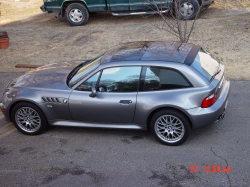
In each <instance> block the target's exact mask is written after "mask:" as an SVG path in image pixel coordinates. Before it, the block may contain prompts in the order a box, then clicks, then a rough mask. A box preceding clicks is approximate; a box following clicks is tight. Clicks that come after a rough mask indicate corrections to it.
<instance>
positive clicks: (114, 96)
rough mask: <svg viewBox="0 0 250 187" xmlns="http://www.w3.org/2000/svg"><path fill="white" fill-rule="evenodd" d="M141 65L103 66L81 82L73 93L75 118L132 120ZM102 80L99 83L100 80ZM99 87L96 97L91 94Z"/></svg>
mask: <svg viewBox="0 0 250 187" xmlns="http://www.w3.org/2000/svg"><path fill="white" fill-rule="evenodd" d="M140 72H141V67H138V66H131V67H113V68H107V69H104V70H102V71H100V72H98V73H96V74H95V75H93V76H92V77H91V78H89V79H88V80H87V81H85V82H83V83H82V84H80V85H79V86H78V87H77V88H76V89H75V90H74V91H73V92H72V93H71V95H70V98H69V107H70V111H71V115H72V118H73V119H74V120H77V121H83V122H99V123H123V124H124V123H132V122H133V119H134V112H135V106H136V97H137V90H138V84H139V77H140ZM98 82H99V83H98ZM92 87H96V88H97V93H96V96H95V97H90V96H89V95H90V94H91V88H92Z"/></svg>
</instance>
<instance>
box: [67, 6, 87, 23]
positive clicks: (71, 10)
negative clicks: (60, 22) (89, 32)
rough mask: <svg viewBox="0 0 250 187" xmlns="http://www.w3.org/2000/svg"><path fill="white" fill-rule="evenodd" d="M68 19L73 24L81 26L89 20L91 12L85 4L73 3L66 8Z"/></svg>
mask: <svg viewBox="0 0 250 187" xmlns="http://www.w3.org/2000/svg"><path fill="white" fill-rule="evenodd" d="M66 19H67V21H68V23H69V24H70V25H72V26H81V25H84V24H85V23H86V22H87V21H88V19H89V12H88V10H87V8H86V7H85V6H84V5H82V4H80V3H72V4H70V5H69V6H68V7H67V8H66Z"/></svg>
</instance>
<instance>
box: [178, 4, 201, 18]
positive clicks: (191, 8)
mask: <svg viewBox="0 0 250 187" xmlns="http://www.w3.org/2000/svg"><path fill="white" fill-rule="evenodd" d="M173 7H174V6H173ZM199 8H200V4H199V2H198V1H197V0H181V1H180V7H178V10H180V11H179V12H180V20H186V19H187V20H194V19H195V18H196V15H197V13H198V11H199Z"/></svg>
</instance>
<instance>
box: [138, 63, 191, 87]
mask: <svg viewBox="0 0 250 187" xmlns="http://www.w3.org/2000/svg"><path fill="white" fill-rule="evenodd" d="M188 87H191V85H190V84H189V82H188V81H187V80H186V79H185V78H184V77H183V76H182V75H181V74H180V73H178V72H177V71H175V70H172V69H166V68H157V67H147V70H146V75H145V82H144V87H143V90H144V91H151V90H171V89H180V88H188Z"/></svg>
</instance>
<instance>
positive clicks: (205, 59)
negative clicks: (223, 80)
mask: <svg viewBox="0 0 250 187" xmlns="http://www.w3.org/2000/svg"><path fill="white" fill-rule="evenodd" d="M219 65H220V64H219V62H218V61H217V60H216V59H214V58H212V56H210V55H209V54H207V53H204V52H202V49H201V51H200V52H199V53H198V54H197V56H196V57H195V60H194V62H193V63H192V64H191V67H193V68H194V69H196V70H197V71H198V72H199V73H200V74H201V75H202V76H203V77H205V78H206V79H207V80H211V78H212V76H213V75H214V74H215V73H216V72H217V70H218V68H219Z"/></svg>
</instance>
